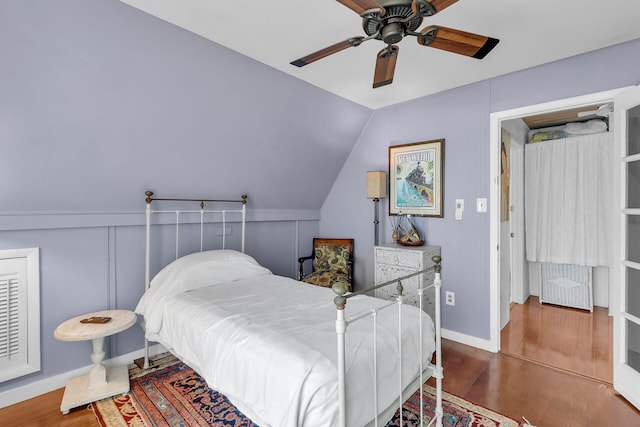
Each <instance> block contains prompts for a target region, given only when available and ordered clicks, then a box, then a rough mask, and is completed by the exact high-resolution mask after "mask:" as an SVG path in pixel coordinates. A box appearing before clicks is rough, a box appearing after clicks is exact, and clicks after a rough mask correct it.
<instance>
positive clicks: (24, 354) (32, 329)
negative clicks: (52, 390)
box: [0, 248, 40, 382]
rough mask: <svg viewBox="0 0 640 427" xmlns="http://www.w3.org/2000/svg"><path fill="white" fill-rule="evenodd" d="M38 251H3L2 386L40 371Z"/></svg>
mask: <svg viewBox="0 0 640 427" xmlns="http://www.w3.org/2000/svg"><path fill="white" fill-rule="evenodd" d="M39 258H40V257H39V250H38V248H31V249H11V250H2V251H0V382H3V381H7V380H10V379H13V378H18V377H21V376H23V375H27V374H30V373H32V372H37V371H39V370H40V261H39Z"/></svg>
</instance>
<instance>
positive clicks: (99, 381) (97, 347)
mask: <svg viewBox="0 0 640 427" xmlns="http://www.w3.org/2000/svg"><path fill="white" fill-rule="evenodd" d="M91 345H92V346H93V354H91V361H92V362H93V367H92V368H91V370H90V371H89V387H97V386H101V385H105V384H106V383H107V368H106V367H105V366H104V365H103V364H102V361H103V360H104V338H96V339H94V340H91Z"/></svg>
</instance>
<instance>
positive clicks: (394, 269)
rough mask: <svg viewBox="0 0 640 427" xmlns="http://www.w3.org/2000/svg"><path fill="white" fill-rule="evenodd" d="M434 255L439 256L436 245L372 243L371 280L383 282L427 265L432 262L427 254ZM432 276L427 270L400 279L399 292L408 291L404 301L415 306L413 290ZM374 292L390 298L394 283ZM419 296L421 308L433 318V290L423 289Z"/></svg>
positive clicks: (392, 295) (433, 274)
mask: <svg viewBox="0 0 640 427" xmlns="http://www.w3.org/2000/svg"><path fill="white" fill-rule="evenodd" d="M435 255H438V256H440V246H417V247H411V246H399V245H380V246H376V247H374V263H375V276H374V280H375V283H376V284H380V283H384V282H387V281H389V280H393V279H397V278H398V277H402V276H406V275H408V274H411V273H413V272H416V271H420V270H424V269H426V268H429V267H431V266H432V265H433V261H432V260H431V257H433V256H435ZM434 277H435V273H434V272H433V271H429V272H426V273H424V274H421V275H419V276H415V277H412V278H410V279H408V280H405V281H403V282H402V286H403V288H404V292H403V293H404V294H410V296H408V297H407V300H406V302H407V304H411V305H413V306H415V307H419V301H418V296H417V295H416V290H417V289H419V288H420V287H425V286H428V285H430V284H431V283H433V279H434ZM375 296H376V298H383V299H394V298H395V297H396V296H397V291H396V289H395V287H394V286H386V287H383V288H378V289H376V290H375ZM422 298H423V300H422V307H423V309H424V310H425V312H427V313H428V314H429V315H430V316H431V317H432V318H433V316H434V315H435V301H434V300H433V292H425V293H424V295H423V297H422Z"/></svg>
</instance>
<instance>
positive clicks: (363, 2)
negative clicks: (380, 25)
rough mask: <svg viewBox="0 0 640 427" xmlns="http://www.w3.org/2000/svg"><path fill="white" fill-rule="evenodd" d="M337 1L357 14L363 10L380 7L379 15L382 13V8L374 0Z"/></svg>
mask: <svg viewBox="0 0 640 427" xmlns="http://www.w3.org/2000/svg"><path fill="white" fill-rule="evenodd" d="M338 3H341V4H342V5H344V6H347V7H348V8H349V9H351V10H353V11H354V12H355V13H357V14H358V15H362V13H363V12H365V11H367V10H371V9H380V16H382V15H383V14H384V8H383V7H382V6H380V5H379V4H378V3H377V2H376V1H375V0H338Z"/></svg>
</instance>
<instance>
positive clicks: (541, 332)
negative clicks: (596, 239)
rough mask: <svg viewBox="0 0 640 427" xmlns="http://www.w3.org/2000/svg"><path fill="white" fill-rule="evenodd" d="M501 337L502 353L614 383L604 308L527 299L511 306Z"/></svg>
mask: <svg viewBox="0 0 640 427" xmlns="http://www.w3.org/2000/svg"><path fill="white" fill-rule="evenodd" d="M510 313H511V319H510V322H509V323H508V324H507V326H505V327H504V329H503V330H502V333H501V349H502V352H503V353H507V354H509V355H512V356H516V357H522V358H525V359H529V360H532V361H534V362H538V363H542V364H545V365H548V366H551V367H555V368H559V369H564V370H567V371H569V372H573V373H576V374H579V375H584V376H587V377H590V378H594V379H597V380H599V381H603V382H606V383H608V384H612V383H613V318H612V317H611V316H609V315H608V312H607V309H606V308H604V307H594V309H593V312H592V313H590V312H589V311H586V310H578V309H573V308H567V307H560V306H556V305H550V304H540V303H539V300H538V298H537V297H534V296H532V297H529V298H528V299H527V301H526V302H525V303H524V304H511V312H510Z"/></svg>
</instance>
